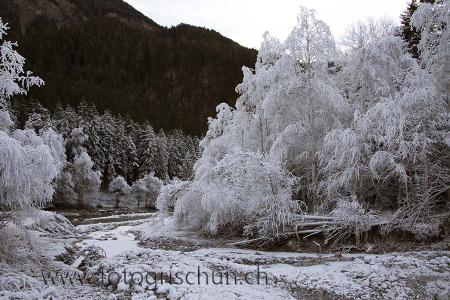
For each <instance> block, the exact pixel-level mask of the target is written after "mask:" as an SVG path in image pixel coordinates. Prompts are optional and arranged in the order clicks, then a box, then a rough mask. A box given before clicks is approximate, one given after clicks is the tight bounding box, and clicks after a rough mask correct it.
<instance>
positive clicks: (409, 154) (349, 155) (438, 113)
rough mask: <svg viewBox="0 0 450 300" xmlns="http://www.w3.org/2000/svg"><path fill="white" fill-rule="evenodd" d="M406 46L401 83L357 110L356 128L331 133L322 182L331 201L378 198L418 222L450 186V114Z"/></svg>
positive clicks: (380, 203) (401, 215)
mask: <svg viewBox="0 0 450 300" xmlns="http://www.w3.org/2000/svg"><path fill="white" fill-rule="evenodd" d="M402 51H403V53H402V54H401V55H400V57H401V65H403V66H405V68H406V69H407V70H406V71H405V70H402V72H401V74H402V76H400V77H399V78H397V82H396V85H397V88H396V89H394V90H393V91H391V92H389V93H388V94H386V97H384V98H381V99H380V101H379V102H377V103H376V104H375V105H374V106H373V107H371V108H370V109H369V110H368V111H367V112H366V113H365V114H362V115H360V114H358V113H357V114H355V118H354V121H353V124H352V126H351V128H348V129H345V130H334V131H332V132H330V133H329V134H328V135H327V137H326V138H325V146H324V148H323V151H322V153H321V162H322V172H323V174H324V180H323V182H322V186H323V187H324V189H325V190H326V191H327V193H326V194H327V197H328V199H330V200H336V199H339V198H340V197H348V196H350V195H354V196H356V197H357V199H358V200H359V201H365V202H369V200H370V201H371V202H373V201H374V200H375V203H376V204H377V205H378V206H379V207H384V208H386V206H388V207H394V208H396V209H397V219H398V221H399V222H403V221H407V222H409V224H410V225H412V224H414V223H416V222H417V221H419V220H423V219H424V218H425V219H426V218H428V217H429V216H430V213H431V212H432V210H433V208H434V205H435V204H436V203H437V201H436V200H437V199H438V198H439V197H441V196H442V195H443V193H444V192H445V191H446V190H447V189H448V185H449V182H450V175H449V174H450V173H449V166H448V163H447V162H448V158H449V155H448V153H449V151H448V150H449V149H448V145H447V144H446V142H445V141H446V137H447V136H448V132H449V122H448V120H450V115H449V113H448V112H447V111H446V103H445V101H444V98H443V96H442V95H440V93H439V92H438V90H437V88H436V85H435V84H434V82H433V80H432V78H431V76H430V75H429V74H427V72H426V71H425V70H423V69H422V68H421V67H420V66H419V65H418V64H417V62H416V60H415V59H413V58H412V57H411V56H410V54H409V53H406V51H405V50H404V49H403V50H402Z"/></svg>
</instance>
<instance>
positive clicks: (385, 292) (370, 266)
mask: <svg viewBox="0 0 450 300" xmlns="http://www.w3.org/2000/svg"><path fill="white" fill-rule="evenodd" d="M111 220H117V218H111ZM101 221H102V222H103V223H97V224H87V225H80V226H78V227H77V228H76V229H77V230H76V232H75V233H74V234H73V236H66V237H65V238H62V237H61V236H58V234H55V233H53V234H49V233H45V232H44V233H43V232H37V231H32V232H31V235H39V236H40V237H41V238H40V239H33V240H35V241H36V242H35V244H34V253H35V255H34V256H33V258H34V259H25V257H26V253H25V252H26V251H25V250H23V251H18V254H17V255H19V256H20V255H22V256H23V263H22V265H21V266H20V267H15V268H14V270H15V272H14V274H15V275H14V276H16V277H14V278H18V279H17V280H18V281H17V280H16V282H15V283H16V287H15V288H14V285H13V284H11V282H8V280H6V279H5V277H4V276H3V277H2V276H1V275H2V273H4V274H3V275H5V274H6V270H7V267H6V265H4V264H2V265H0V271H1V272H0V278H1V279H0V298H2V297H5V299H8V297H10V296H19V299H20V297H22V298H23V299H26V298H27V297H29V298H30V299H32V298H33V297H32V295H37V296H36V298H37V299H39V298H46V297H47V298H48V299H49V297H50V296H51V297H53V299H55V298H56V299H227V300H231V299H435V297H436V296H438V297H440V298H438V299H447V298H445V297H448V289H449V287H450V252H445V251H441V252H438V251H433V252H431V251H430V252H408V253H391V254H383V255H369V254H334V253H333V254H310V253H290V252H266V251H257V250H244V249H236V248H227V247H226V241H223V240H222V241H216V240H213V239H209V238H208V237H202V236H199V235H197V234H195V233H192V232H187V231H183V230H179V229H177V228H176V226H175V225H174V221H173V219H172V218H171V217H161V216H158V215H157V214H146V215H142V219H138V220H131V221H130V220H127V219H126V220H122V221H116V222H109V223H107V222H106V223H105V221H106V220H105V219H104V218H103V219H102V220H101ZM11 230H12V229H11ZM19 236H20V234H17V236H16V237H17V238H20V237H19ZM92 246H97V247H101V248H102V249H103V250H104V254H105V255H106V257H103V258H101V257H99V258H96V259H94V260H91V261H89V263H88V262H87V260H86V261H85V262H84V266H83V262H81V261H82V260H83V258H81V259H80V256H82V255H81V254H80V253H83V250H84V249H88V248H89V247H92ZM67 249H68V250H67ZM61 254H63V256H65V257H69V259H68V261H66V262H65V263H63V262H62V261H58V260H56V259H55V256H58V255H61ZM74 261H75V262H74ZM77 268H79V269H81V270H83V271H85V275H84V277H81V278H82V280H81V281H80V280H76V276H74V275H73V274H83V273H82V272H81V271H80V270H78V269H77ZM30 269H32V270H33V271H32V272H31V271H30ZM58 271H59V272H60V273H62V274H64V275H63V276H66V277H65V278H66V281H65V283H64V284H63V283H62V281H61V276H60V275H58V274H60V273H57V272H58ZM42 272H44V276H46V281H47V285H46V284H45V279H43V274H42ZM49 272H50V273H49ZM51 272H53V273H51ZM258 272H259V273H258ZM199 274H200V275H199ZM119 275H120V276H121V278H120V279H119V277H118V276H119ZM226 275H228V282H227V279H226V278H227V277H226ZM58 276H59V277H58ZM79 276H81V275H79ZM213 276H214V278H213ZM50 277H52V278H53V281H54V283H53V282H52V280H51V279H50ZM67 277H73V278H74V280H72V282H71V283H70V280H69V281H68V280H67ZM11 278H12V277H11ZM20 278H22V279H24V278H25V279H27V280H28V281H29V282H32V283H33V284H30V286H32V288H25V289H24V290H25V292H23V291H22V290H20V289H19V288H17V287H18V286H20V285H17V282H20V280H19V279H20ZM258 278H259V284H258ZM213 280H214V281H213ZM10 281H11V280H10ZM2 288H3V291H2ZM6 290H16V293H14V294H11V293H8V292H6ZM2 299H3V298H2Z"/></svg>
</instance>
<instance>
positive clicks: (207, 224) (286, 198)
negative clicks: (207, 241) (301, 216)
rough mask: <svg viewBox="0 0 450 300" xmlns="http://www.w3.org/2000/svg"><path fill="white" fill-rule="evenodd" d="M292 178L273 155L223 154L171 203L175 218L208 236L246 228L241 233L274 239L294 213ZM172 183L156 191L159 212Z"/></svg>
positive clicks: (166, 203)
mask: <svg viewBox="0 0 450 300" xmlns="http://www.w3.org/2000/svg"><path fill="white" fill-rule="evenodd" d="M295 181H296V179H295V177H294V176H292V175H291V174H290V173H289V172H288V171H287V170H286V169H284V168H283V164H282V163H281V161H280V160H279V159H277V158H275V157H271V156H268V157H264V156H262V155H260V154H255V153H251V152H246V153H245V152H241V153H235V154H227V155H226V156H225V157H224V158H223V159H222V160H221V161H220V162H218V163H217V165H216V166H215V167H213V168H211V169H209V170H208V171H207V172H206V173H205V174H202V175H201V177H196V178H195V180H194V182H193V183H192V184H191V185H190V186H189V188H188V191H186V192H183V193H184V194H183V195H182V196H181V198H180V199H179V200H178V201H177V202H176V204H175V216H176V218H177V221H178V223H179V224H180V225H183V226H188V227H191V228H195V229H201V230H205V231H207V232H210V233H212V234H217V233H219V232H229V231H230V230H238V231H240V232H241V233H242V232H243V231H244V230H245V229H247V233H252V234H253V233H255V231H256V232H257V233H258V234H259V235H260V236H263V237H267V238H270V237H274V236H277V235H278V234H279V233H280V231H281V230H282V229H283V227H284V226H287V225H290V224H291V222H292V217H293V216H294V213H296V212H299V211H300V205H299V203H298V202H297V201H295V200H292V196H293V190H294V186H295ZM180 185H181V183H179V184H177V185H176V186H174V187H176V188H179V187H180ZM174 187H173V186H170V187H169V188H168V190H164V193H165V195H161V199H160V201H159V203H160V204H159V206H160V207H161V209H162V210H165V209H167V207H169V206H170V201H171V200H170V198H168V197H174V196H175V195H171V194H172V193H173V192H176V190H174V189H173V188H174ZM182 188H183V189H186V188H185V187H182Z"/></svg>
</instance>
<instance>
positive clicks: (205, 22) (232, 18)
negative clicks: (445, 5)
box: [125, 0, 408, 49]
mask: <svg viewBox="0 0 450 300" xmlns="http://www.w3.org/2000/svg"><path fill="white" fill-rule="evenodd" d="M125 1H127V2H128V3H130V4H131V5H132V6H134V7H135V8H136V9H138V10H139V11H141V12H142V13H143V14H145V15H146V16H148V17H150V18H151V19H152V20H154V21H155V22H157V23H158V24H160V25H164V26H173V25H177V24H179V23H187V24H192V25H197V26H203V27H207V28H211V29H214V30H216V31H218V32H220V33H221V34H222V35H224V36H226V37H229V38H231V39H233V40H234V41H236V42H238V43H240V44H241V45H244V46H247V47H253V48H256V49H258V48H259V45H260V43H261V41H262V35H263V33H264V32H265V31H269V32H270V33H271V34H272V35H273V36H276V37H278V38H279V39H280V40H284V39H285V38H286V37H287V35H288V34H289V32H290V31H291V29H292V27H293V26H294V25H295V23H296V19H297V18H296V17H297V14H298V12H299V7H300V5H303V6H306V7H308V8H314V9H315V10H316V11H317V15H318V17H319V18H320V19H322V20H323V21H325V22H326V23H327V24H328V25H329V26H330V28H331V31H332V32H333V34H334V36H335V38H336V39H337V40H339V38H340V36H342V34H343V33H344V32H345V29H346V28H347V27H348V26H349V25H350V24H351V23H353V22H356V21H359V20H364V19H366V18H367V17H375V18H378V17H390V18H392V19H394V21H396V22H399V16H400V14H401V13H402V12H403V10H404V9H405V8H406V5H407V3H408V0H125Z"/></svg>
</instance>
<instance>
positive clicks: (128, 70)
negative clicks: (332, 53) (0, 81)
mask: <svg viewBox="0 0 450 300" xmlns="http://www.w3.org/2000/svg"><path fill="white" fill-rule="evenodd" d="M0 17H2V18H3V19H4V20H5V21H6V22H8V23H9V25H10V27H11V30H10V31H9V36H8V38H9V39H10V40H14V41H18V43H19V50H20V52H21V53H22V55H24V57H26V58H27V68H28V69H31V70H33V71H34V73H35V74H37V75H39V76H40V77H42V78H43V79H44V80H45V82H46V86H45V87H43V88H41V89H33V90H32V91H31V92H30V94H29V96H28V97H31V98H33V99H35V100H38V101H40V102H41V103H42V104H43V105H44V106H46V107H49V108H50V109H54V108H55V107H56V104H57V102H62V104H71V105H73V106H75V104H77V103H79V102H80V101H81V99H85V100H87V101H88V102H93V103H95V104H96V106H97V108H99V109H100V110H104V109H109V110H111V111H112V112H113V113H115V114H119V113H120V114H122V115H130V116H131V117H132V118H133V119H135V120H136V121H139V122H143V121H145V120H149V121H150V123H151V124H152V125H153V126H154V127H155V128H160V127H162V128H164V129H166V130H167V129H169V130H170V129H173V128H180V129H183V130H185V131H187V132H189V133H194V134H199V133H202V132H204V130H205V129H206V117H207V116H212V115H214V112H215V107H216V105H217V104H218V103H220V102H223V101H226V102H229V103H233V102H235V100H236V95H235V94H234V92H233V91H234V88H235V86H236V85H237V84H238V83H239V82H241V80H242V72H241V67H242V66H243V65H247V66H251V65H252V64H253V63H254V61H255V59H256V51H255V50H252V49H247V48H244V47H242V46H240V45H238V44H237V43H235V42H233V41H231V40H230V39H227V38H225V37H223V36H221V35H220V34H219V33H217V32H215V31H213V30H208V29H204V28H199V27H194V26H190V25H184V24H183V25H179V26H177V27H174V28H165V27H162V26H159V25H158V24H156V23H155V22H153V21H152V20H150V19H149V18H147V17H145V16H144V15H142V14H141V13H139V12H138V11H136V10H135V9H133V8H132V7H131V6H129V5H128V4H126V3H125V2H123V1H121V0H89V1H86V0H2V1H1V5H0Z"/></svg>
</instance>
